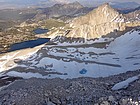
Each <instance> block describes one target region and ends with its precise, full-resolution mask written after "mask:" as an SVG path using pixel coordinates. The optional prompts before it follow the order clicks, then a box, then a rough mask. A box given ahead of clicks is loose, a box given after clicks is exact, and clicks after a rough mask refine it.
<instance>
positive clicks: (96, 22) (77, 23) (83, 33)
mask: <svg viewBox="0 0 140 105" xmlns="http://www.w3.org/2000/svg"><path fill="white" fill-rule="evenodd" d="M138 25H140V22H139V18H137V19H136V18H135V19H134V18H133V19H132V18H131V19H130V17H129V16H125V15H123V14H121V13H119V12H118V11H117V10H115V9H113V8H112V7H111V6H110V5H109V4H108V3H106V4H103V5H101V6H99V7H98V8H96V9H94V10H93V11H91V12H90V13H88V14H87V15H85V16H81V17H78V18H76V19H74V20H73V21H72V22H71V23H70V24H69V25H68V26H66V27H70V30H69V32H67V31H66V33H65V32H64V34H61V35H62V36H64V37H67V38H84V39H94V38H99V37H101V36H103V35H107V34H109V33H111V32H116V31H125V30H126V28H127V27H135V26H138ZM60 33H62V32H61V31H58V33H54V34H55V35H56V36H57V35H60Z"/></svg>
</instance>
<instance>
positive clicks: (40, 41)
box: [9, 38, 50, 52]
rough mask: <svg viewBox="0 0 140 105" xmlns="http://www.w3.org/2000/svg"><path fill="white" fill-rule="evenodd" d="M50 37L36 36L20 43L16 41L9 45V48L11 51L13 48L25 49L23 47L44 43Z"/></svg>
mask: <svg viewBox="0 0 140 105" xmlns="http://www.w3.org/2000/svg"><path fill="white" fill-rule="evenodd" d="M49 40H50V39H49V38H38V39H37V40H29V41H25V42H21V43H16V44H13V45H11V46H10V50H9V52H11V51H15V50H20V49H25V48H33V47H35V46H38V45H41V44H44V43H46V42H48V41H49Z"/></svg>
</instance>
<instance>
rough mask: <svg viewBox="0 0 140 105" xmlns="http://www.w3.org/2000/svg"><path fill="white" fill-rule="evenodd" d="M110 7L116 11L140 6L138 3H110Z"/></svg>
mask: <svg viewBox="0 0 140 105" xmlns="http://www.w3.org/2000/svg"><path fill="white" fill-rule="evenodd" d="M110 5H111V6H112V7H113V8H116V9H134V8H137V7H138V6H140V4H138V3H136V2H123V3H119V2H112V3H110Z"/></svg>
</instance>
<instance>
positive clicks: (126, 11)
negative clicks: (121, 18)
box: [118, 6, 140, 14]
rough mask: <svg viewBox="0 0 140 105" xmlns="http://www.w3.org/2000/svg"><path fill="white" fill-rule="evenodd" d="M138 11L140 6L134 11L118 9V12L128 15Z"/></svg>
mask: <svg viewBox="0 0 140 105" xmlns="http://www.w3.org/2000/svg"><path fill="white" fill-rule="evenodd" d="M138 10H140V6H139V7H137V8H134V9H121V10H120V9H119V10H118V11H119V12H121V13H124V14H127V13H130V12H134V11H138Z"/></svg>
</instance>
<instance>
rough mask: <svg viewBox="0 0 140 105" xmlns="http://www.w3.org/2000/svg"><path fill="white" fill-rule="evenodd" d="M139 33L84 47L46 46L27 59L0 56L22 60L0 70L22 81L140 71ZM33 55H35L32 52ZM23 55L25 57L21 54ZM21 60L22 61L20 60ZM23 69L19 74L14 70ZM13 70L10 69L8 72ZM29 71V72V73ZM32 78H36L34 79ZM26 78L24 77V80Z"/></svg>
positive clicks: (131, 32) (105, 75) (132, 32)
mask: <svg viewBox="0 0 140 105" xmlns="http://www.w3.org/2000/svg"><path fill="white" fill-rule="evenodd" d="M139 45H140V32H139V30H131V31H130V32H127V33H126V34H124V35H121V36H119V37H117V38H99V39H98V40H95V41H89V42H87V43H86V44H84V43H78V44H77V45H76V43H75V42H74V44H73V43H72V44H71V43H64V45H63V43H61V44H60V43H59V44H58V45H45V46H44V47H43V46H42V48H41V47H39V48H41V49H40V50H39V51H37V52H36V53H34V54H32V55H31V54H29V55H30V56H28V57H23V56H22V55H20V56H18V57H17V56H16V57H15V55H17V53H18V52H16V53H13V55H12V56H11V55H6V56H2V57H1V58H0V60H3V59H7V60H8V59H9V60H10V59H11V57H12V59H16V58H18V59H22V61H21V62H18V63H13V64H12V66H11V67H7V68H5V64H6V63H7V62H8V61H7V60H6V61H5V62H1V63H0V64H1V65H2V66H1V68H0V70H1V71H5V70H7V69H10V70H9V71H6V73H7V75H11V76H13V75H14V76H19V77H23V78H27V77H29V78H31V77H37V78H56V77H59V78H63V79H67V78H77V77H107V76H110V75H115V74H119V73H124V72H127V71H133V70H137V69H139V68H140V46H139ZM33 52H35V51H33ZM23 55H24V54H23ZM23 58H24V59H23ZM8 64H10V63H8ZM20 67H22V68H24V69H22V72H21V73H20V70H19V69H18V70H17V68H20ZM11 68H12V69H11ZM31 69H32V71H31ZM34 74H35V75H34ZM25 75H27V76H25Z"/></svg>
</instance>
